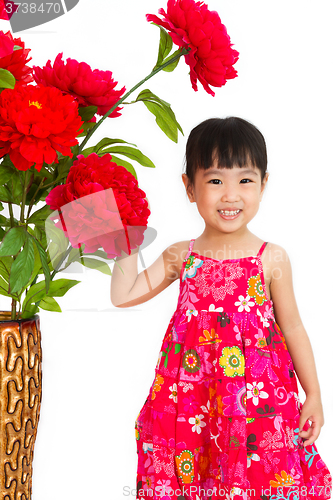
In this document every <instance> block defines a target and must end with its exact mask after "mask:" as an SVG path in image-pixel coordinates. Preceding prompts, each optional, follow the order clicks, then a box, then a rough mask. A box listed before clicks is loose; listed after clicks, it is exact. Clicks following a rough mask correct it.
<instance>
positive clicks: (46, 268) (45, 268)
mask: <svg viewBox="0 0 333 500" xmlns="http://www.w3.org/2000/svg"><path fill="white" fill-rule="evenodd" d="M33 242H34V244H35V245H36V246H37V250H38V252H39V257H40V260H41V263H42V268H43V271H44V276H45V287H46V293H48V291H49V286H50V281H51V276H50V269H49V266H48V264H47V255H46V253H45V250H44V248H43V247H42V246H41V244H40V243H39V241H37V240H35V239H33ZM51 283H52V282H51Z"/></svg>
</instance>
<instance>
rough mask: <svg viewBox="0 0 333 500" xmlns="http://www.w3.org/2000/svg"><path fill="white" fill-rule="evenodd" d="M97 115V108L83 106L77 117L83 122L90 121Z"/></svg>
mask: <svg viewBox="0 0 333 500" xmlns="http://www.w3.org/2000/svg"><path fill="white" fill-rule="evenodd" d="M96 113H97V106H85V107H82V108H79V115H80V116H81V118H82V120H83V121H84V122H88V121H89V120H91V119H92V118H93V117H94V116H95V114H96ZM94 125H95V124H94Z"/></svg>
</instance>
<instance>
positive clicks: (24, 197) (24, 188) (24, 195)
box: [20, 170, 29, 224]
mask: <svg viewBox="0 0 333 500" xmlns="http://www.w3.org/2000/svg"><path fill="white" fill-rule="evenodd" d="M28 177H29V170H27V171H26V173H25V176H24V185H23V196H22V204H21V217H20V221H21V223H22V224H23V223H24V207H25V200H26V198H27V185H28Z"/></svg>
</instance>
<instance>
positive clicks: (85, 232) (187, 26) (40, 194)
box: [0, 0, 239, 319]
mask: <svg viewBox="0 0 333 500" xmlns="http://www.w3.org/2000/svg"><path fill="white" fill-rule="evenodd" d="M4 5H6V4H4ZM4 5H3V2H2V1H1V0H0V15H1V16H2V18H3V19H6V9H5V7H4ZM159 14H161V15H162V16H163V18H162V19H160V18H159V17H157V16H155V15H152V14H147V16H146V17H147V20H148V21H150V22H152V23H153V24H154V25H157V26H158V27H159V29H160V42H159V49H158V58H157V62H156V64H155V66H154V68H153V70H152V71H151V73H150V74H149V75H147V76H146V77H145V78H143V79H142V80H141V81H140V82H138V83H137V84H136V85H135V86H134V87H133V88H132V89H130V90H129V91H126V88H125V86H122V87H121V88H116V87H117V86H118V82H116V81H115V80H114V77H113V74H112V72H111V71H100V70H97V69H94V70H92V69H91V67H90V66H89V65H88V64H87V63H85V62H78V61H76V60H75V59H71V58H68V59H66V61H65V60H63V54H62V53H60V54H58V55H57V57H56V58H55V61H54V63H53V64H52V63H51V61H47V63H46V65H45V66H44V67H36V66H33V67H31V66H29V65H28V63H29V62H30V60H31V57H29V52H30V49H27V48H26V47H25V44H24V42H23V41H22V40H21V39H20V38H13V36H12V35H11V33H10V32H9V31H8V32H7V33H4V32H0V158H1V163H0V211H3V210H4V208H5V207H4V204H7V205H8V216H7V217H6V216H5V215H0V241H1V246H0V294H2V295H4V296H7V297H11V299H12V309H11V318H12V319H18V318H20V319H23V318H28V317H30V316H32V315H34V314H36V313H37V312H38V311H39V308H41V309H45V310H49V311H57V312H61V309H60V306H59V304H58V303H57V301H56V299H55V297H59V296H63V295H65V293H66V292H67V291H68V290H69V289H70V288H71V287H73V286H75V285H76V284H78V283H79V281H76V280H70V279H63V278H61V279H57V280H55V279H54V277H55V275H56V274H57V273H58V272H60V271H61V270H64V269H66V268H67V267H68V266H69V265H70V264H71V263H73V262H80V263H82V264H83V265H85V266H87V267H90V268H94V269H98V270H99V271H101V272H103V273H105V274H108V275H110V274H111V271H110V268H109V266H108V265H107V264H106V263H105V261H104V260H105V259H115V257H116V256H117V255H120V254H121V252H122V251H125V252H126V253H128V254H129V253H130V252H131V249H134V248H136V247H137V246H138V245H140V244H141V243H142V241H143V237H144V231H145V229H146V228H147V220H148V217H149V215H150V210H149V208H148V202H147V199H146V194H145V192H144V191H143V190H142V189H140V188H139V185H138V180H137V175H136V171H135V168H134V166H133V165H132V163H131V161H132V160H135V161H136V162H138V163H139V164H140V165H142V166H144V167H154V164H153V163H152V161H151V160H150V159H149V158H148V157H147V156H146V155H145V154H143V153H142V152H141V151H140V150H139V148H138V147H137V146H135V145H133V144H130V143H127V142H126V141H124V140H123V139H116V138H104V139H102V140H101V141H99V142H98V144H96V145H95V146H90V147H86V144H87V142H88V141H89V140H90V139H91V137H92V135H93V134H94V132H95V131H96V130H97V128H98V127H99V126H101V124H102V123H103V121H104V120H105V119H106V118H116V117H118V116H120V114H121V113H122V111H123V108H122V106H121V105H122V104H123V103H125V104H135V103H137V102H143V103H144V104H145V106H146V108H147V109H148V110H149V111H150V112H151V113H152V114H153V115H154V117H155V120H156V123H157V125H158V126H159V127H160V128H161V130H162V131H163V132H164V133H165V134H166V135H167V136H168V137H169V138H170V139H171V140H173V141H175V142H177V138H178V132H181V133H182V128H181V126H180V124H179V123H178V122H177V120H176V117H175V114H174V112H173V110H172V109H171V106H170V104H169V103H167V102H166V101H164V100H163V99H160V98H159V97H158V96H156V95H155V94H153V93H152V92H151V91H150V90H149V89H144V90H142V91H141V92H140V93H139V94H138V95H137V96H136V98H135V100H133V101H131V102H126V99H127V98H128V97H129V96H130V95H131V94H132V93H134V92H135V91H136V90H137V89H138V88H139V87H140V86H142V85H143V84H144V83H145V82H146V81H147V80H149V79H150V78H152V77H153V76H154V75H155V74H157V73H158V72H159V71H162V70H164V71H168V72H171V71H173V70H174V69H175V68H176V66H177V64H178V62H179V60H180V59H181V58H182V57H183V56H184V59H185V63H186V64H188V65H189V67H190V80H191V84H192V87H193V89H194V90H195V91H197V90H198V86H197V82H198V81H199V82H200V83H201V84H202V86H203V88H204V89H205V91H206V92H207V93H209V94H210V95H214V92H213V90H212V88H211V87H222V86H223V85H225V83H226V82H227V80H228V79H232V78H235V77H236V76H237V73H236V71H235V69H234V67H233V65H234V64H235V63H236V61H237V59H238V55H239V54H238V52H237V51H236V50H235V49H233V48H232V44H231V42H230V38H229V36H228V34H227V31H226V28H225V26H224V25H223V24H222V22H221V20H220V18H219V16H218V14H217V12H212V11H209V10H208V7H207V5H205V4H204V3H203V2H200V1H199V2H196V1H195V0H169V1H168V4H167V10H166V11H164V9H160V10H159ZM174 45H176V47H175V48H174V51H173V52H172V49H173V47H174ZM171 52H172V53H171ZM96 115H99V116H101V118H100V119H99V120H98V121H97V118H96ZM37 204H39V205H41V206H40V207H39V208H38V209H37V210H36V205H37ZM13 205H16V206H17V207H19V212H20V217H19V219H16V218H15V217H14V212H13ZM33 209H35V211H33ZM39 278H43V279H39ZM24 293H25V296H24V298H23V294H24ZM22 298H23V302H22V304H21V301H22Z"/></svg>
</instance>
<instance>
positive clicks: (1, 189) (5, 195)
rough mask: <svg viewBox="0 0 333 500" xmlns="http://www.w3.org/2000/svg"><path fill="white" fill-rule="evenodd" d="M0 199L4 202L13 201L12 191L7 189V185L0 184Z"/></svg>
mask: <svg viewBox="0 0 333 500" xmlns="http://www.w3.org/2000/svg"><path fill="white" fill-rule="evenodd" d="M0 200H1V201H4V202H5V203H14V198H13V196H12V193H11V192H10V191H9V189H8V188H7V186H0Z"/></svg>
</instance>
